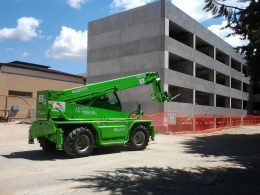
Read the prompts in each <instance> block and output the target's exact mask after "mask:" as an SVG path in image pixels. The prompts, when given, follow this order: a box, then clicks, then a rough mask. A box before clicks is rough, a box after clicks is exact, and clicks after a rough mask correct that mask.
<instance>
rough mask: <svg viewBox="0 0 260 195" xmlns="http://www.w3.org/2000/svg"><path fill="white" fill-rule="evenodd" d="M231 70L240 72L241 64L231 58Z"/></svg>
mask: <svg viewBox="0 0 260 195" xmlns="http://www.w3.org/2000/svg"><path fill="white" fill-rule="evenodd" d="M231 68H233V69H235V70H237V71H238V72H241V63H240V62H239V61H237V60H235V59H233V58H231Z"/></svg>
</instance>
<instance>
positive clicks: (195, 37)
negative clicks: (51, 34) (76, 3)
mask: <svg viewBox="0 0 260 195" xmlns="http://www.w3.org/2000/svg"><path fill="white" fill-rule="evenodd" d="M88 30H89V35H88V36H89V38H88V41H89V43H88V68H87V73H88V79H89V81H90V82H96V81H102V80H107V79H111V78H115V77H120V76H125V75H130V74H134V73H139V72H144V71H156V72H159V74H160V76H161V78H162V82H163V86H164V89H165V90H169V89H170V87H171V86H173V87H175V88H176V87H177V88H178V89H185V90H186V89H187V90H188V91H191V92H188V93H186V92H185V91H184V90H183V91H181V90H179V91H181V95H180V96H185V95H186V94H192V97H191V100H192V101H191V102H190V103H183V102H176V101H177V100H178V99H177V98H176V100H173V101H174V102H168V103H164V104H163V103H152V101H151V100H150V99H151V98H150V97H149V93H150V92H149V89H150V88H149V86H144V87H141V88H136V89H131V90H129V91H128V92H122V93H120V96H121V98H122V101H123V103H124V104H125V105H126V106H127V109H126V111H130V110H132V109H133V107H134V105H135V104H136V103H142V105H143V108H144V111H145V112H146V113H155V112H162V111H167V112H180V113H183V114H193V113H201V114H245V113H246V112H247V111H246V109H245V110H243V108H242V107H241V109H236V108H231V104H232V105H233V104H239V101H240V103H241V105H243V101H248V97H249V94H248V93H247V92H243V89H242V88H241V90H238V89H234V88H232V87H231V81H232V85H233V84H234V83H235V82H237V83H238V85H239V83H240V84H241V86H243V83H244V84H246V85H249V78H247V77H244V76H243V73H242V70H243V64H245V61H244V60H243V58H242V56H240V55H239V54H237V53H236V52H235V50H234V49H233V48H232V47H231V46H230V45H228V44H227V43H226V42H224V41H223V40H222V39H220V38H219V37H218V36H216V35H215V34H213V33H212V32H210V31H209V30H207V29H206V28H205V27H203V26H202V25H201V24H199V23H198V22H196V21H195V20H194V19H192V18H191V17H189V16H188V15H187V14H185V13H184V12H182V11H181V10H179V9H178V8H176V7H175V6H174V5H172V4H171V3H170V2H168V1H167V0H161V1H157V2H154V3H151V4H148V5H145V6H142V7H139V8H136V9H132V10H129V11H126V12H122V13H119V14H116V15H113V16H109V17H106V18H103V19H100V20H96V21H93V22H90V23H89V28H88ZM172 33H173V34H172ZM184 34H185V35H184ZM186 34H187V35H186ZM174 36H176V37H178V36H181V37H180V38H176V39H174V38H173V37H174ZM199 47H200V48H202V50H203V48H204V50H206V51H208V50H210V52H209V55H205V53H202V52H201V51H200V49H197V48H199ZM205 47H206V49H205ZM207 47H209V48H207ZM223 54H224V55H223ZM223 56H224V57H223ZM222 58H223V59H222ZM176 59H178V60H179V61H178V60H177V61H178V62H177V63H176ZM180 59H182V60H183V59H184V60H185V61H184V63H182V62H180ZM216 59H219V60H220V61H223V62H224V63H226V64H224V63H223V62H220V61H218V60H216ZM231 60H233V61H234V60H235V61H236V63H237V64H236V65H237V66H238V67H240V69H241V70H240V71H238V70H236V69H234V68H232V67H231ZM172 61H173V62H174V63H173V64H171V63H172ZM199 67H203V69H205V70H206V71H209V72H210V73H209V77H210V78H209V80H205V79H202V78H199V77H198V76H197V74H200V73H202V71H201V70H200V69H199ZM196 70H197V72H196ZM220 74H221V75H224V76H225V78H226V80H225V82H226V83H229V84H228V85H227V86H224V85H222V84H218V83H217V80H218V79H219V78H220V76H219V75H220ZM234 79H235V80H236V81H235V82H233V80H234ZM235 84H236V83H235ZM204 94H207V95H209V98H208V100H207V101H208V102H209V104H210V106H206V105H199V104H200V102H203V100H204V98H205V97H204V96H203V95H204ZM174 95H176V94H174ZM201 95H202V96H203V97H202V96H201ZM222 96H224V97H225V100H224V101H223V102H221V103H222V104H225V106H228V108H224V107H217V100H218V102H219V99H221V98H219V97H222ZM234 98H235V100H234ZM179 99H187V98H183V97H179ZM206 99H207V98H206ZM221 100H222V99H221ZM237 101H238V102H237Z"/></svg>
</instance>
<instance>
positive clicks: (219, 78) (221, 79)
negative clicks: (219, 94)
mask: <svg viewBox="0 0 260 195" xmlns="http://www.w3.org/2000/svg"><path fill="white" fill-rule="evenodd" d="M216 83H218V84H220V85H224V86H227V87H229V86H230V83H229V77H228V76H226V75H224V74H221V73H219V72H216Z"/></svg>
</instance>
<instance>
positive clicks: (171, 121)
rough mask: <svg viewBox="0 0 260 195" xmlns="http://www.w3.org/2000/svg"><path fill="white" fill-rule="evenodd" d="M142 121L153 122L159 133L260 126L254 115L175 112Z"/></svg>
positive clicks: (146, 116)
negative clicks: (186, 113)
mask: <svg viewBox="0 0 260 195" xmlns="http://www.w3.org/2000/svg"><path fill="white" fill-rule="evenodd" d="M141 118H142V119H148V120H152V121H153V125H154V126H155V129H156V132H159V133H196V132H205V131H206V132H208V131H216V130H221V129H223V128H229V127H240V126H248V125H260V116H253V115H206V114H194V115H183V114H179V113H175V112H163V113H156V114H144V115H143V116H142V117H141Z"/></svg>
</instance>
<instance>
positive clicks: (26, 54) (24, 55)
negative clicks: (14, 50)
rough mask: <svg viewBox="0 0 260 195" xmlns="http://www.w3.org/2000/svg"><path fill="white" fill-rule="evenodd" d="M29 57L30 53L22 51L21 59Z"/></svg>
mask: <svg viewBox="0 0 260 195" xmlns="http://www.w3.org/2000/svg"><path fill="white" fill-rule="evenodd" d="M29 55H30V53H28V52H26V51H24V52H23V53H22V55H21V57H22V58H26V57H28V56H29Z"/></svg>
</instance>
